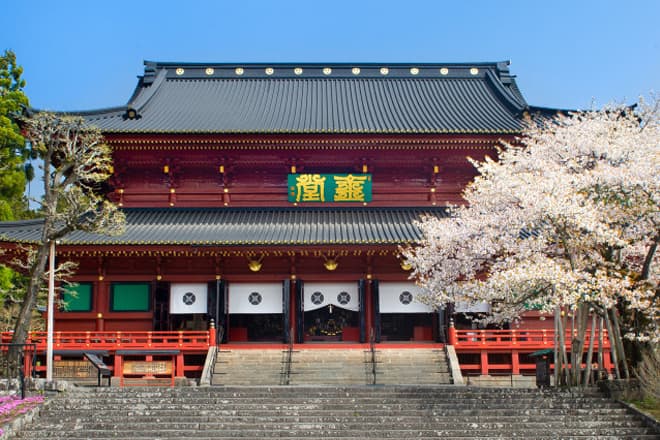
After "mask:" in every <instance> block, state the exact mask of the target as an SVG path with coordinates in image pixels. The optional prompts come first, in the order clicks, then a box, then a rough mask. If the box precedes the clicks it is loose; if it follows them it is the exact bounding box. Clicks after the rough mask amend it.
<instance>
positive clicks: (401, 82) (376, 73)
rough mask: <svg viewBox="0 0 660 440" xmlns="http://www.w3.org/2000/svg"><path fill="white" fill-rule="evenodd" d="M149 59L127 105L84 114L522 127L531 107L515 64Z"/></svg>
mask: <svg viewBox="0 0 660 440" xmlns="http://www.w3.org/2000/svg"><path fill="white" fill-rule="evenodd" d="M145 64H146V67H145V75H144V76H143V77H141V79H140V81H139V84H138V86H137V88H136V90H135V92H134V94H133V96H132V97H131V99H130V100H129V102H128V104H127V105H126V106H122V107H116V108H111V109H105V110H96V111H89V112H80V113H79V114H81V115H83V116H84V117H85V118H86V119H87V120H88V121H89V122H90V123H93V124H94V125H97V126H98V127H99V128H101V130H103V131H104V132H132V133H513V132H518V131H520V129H521V127H522V124H521V117H522V114H523V112H524V111H525V110H526V109H527V103H526V102H525V100H524V98H523V97H522V95H521V94H520V91H519V90H518V87H517V86H516V83H515V80H514V78H513V76H511V75H510V74H509V69H508V64H507V63H481V64H382V65H376V64H366V65H365V64H363V65H349V64H327V65H326V64H270V65H268V64H243V65H239V64H198V63H195V64H176V63H152V62H147V63H145ZM129 109H131V110H132V111H134V112H135V113H134V114H133V113H132V112H131V113H129V112H128V110H129ZM129 115H130V117H129ZM133 115H135V117H134V118H132V117H133Z"/></svg>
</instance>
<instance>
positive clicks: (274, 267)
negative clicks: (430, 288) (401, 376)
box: [0, 62, 552, 344]
mask: <svg viewBox="0 0 660 440" xmlns="http://www.w3.org/2000/svg"><path fill="white" fill-rule="evenodd" d="M550 111H551V110H548V109H542V108H538V107H532V106H530V105H528V104H527V102H526V101H525V99H524V98H523V96H522V94H521V92H520V91H519V89H518V87H517V85H516V81H515V78H514V76H513V75H511V74H510V72H509V68H508V63H507V62H499V63H473V64H391V63H390V64H388V63H383V64H335V63H328V64H309V63H301V64H212V63H161V62H145V70H144V75H142V76H140V77H139V81H138V84H137V87H136V89H135V91H134V92H133V94H132V95H131V97H130V99H129V100H128V103H127V104H126V105H122V106H120V107H112V108H105V109H99V110H93V111H86V112H82V113H79V114H80V115H81V116H83V117H84V118H85V119H86V120H87V121H88V122H89V123H90V124H93V125H96V126H98V127H99V128H100V129H101V130H102V132H103V134H104V136H105V138H106V140H107V142H108V144H109V145H111V147H112V150H113V160H114V174H113V176H112V177H111V178H110V179H109V181H108V182H107V185H106V188H105V190H106V191H107V197H108V198H109V199H110V200H112V201H113V202H115V203H116V204H118V205H119V206H121V207H122V209H123V211H124V212H125V214H126V220H127V223H126V232H125V233H124V234H123V235H121V236H117V237H109V236H102V235H94V234H89V233H82V232H74V233H72V234H70V235H69V236H67V237H66V238H64V239H63V240H62V241H61V242H60V243H59V244H58V245H57V253H56V255H57V258H58V259H63V260H73V261H76V262H77V263H78V264H79V267H78V270H77V273H76V275H75V278H74V281H75V282H77V286H75V287H73V288H71V289H70V290H69V291H67V292H64V294H63V298H62V299H63V305H62V307H61V308H60V310H59V311H57V312H56V313H55V316H54V317H55V331H59V332H85V331H88V332H113V331H115V332H118V331H122V332H173V331H202V330H203V331H206V330H207V329H208V328H209V325H210V324H211V321H213V322H214V323H215V325H216V328H217V329H218V336H220V337H221V338H222V341H223V342H224V343H227V344H231V343H238V342H260V343H269V342H273V343H283V342H289V341H292V342H295V343H300V344H314V343H317V342H328V341H332V342H346V341H347V342H356V343H360V342H366V341H368V340H369V339H370V338H372V337H373V339H374V340H375V341H376V342H381V343H386V342H388V341H418V342H424V341H428V342H445V341H446V338H447V329H448V325H449V316H447V311H446V309H445V308H439V309H433V308H431V307H429V306H427V305H425V304H422V303H420V302H418V301H416V297H417V294H418V293H419V289H418V287H417V286H416V285H415V283H414V282H413V281H412V280H410V279H409V275H410V267H409V266H408V265H407V264H406V262H405V261H403V260H402V259H401V257H400V250H401V247H405V246H408V245H413V244H415V243H417V242H418V241H419V240H420V239H421V235H420V231H419V229H418V228H417V227H416V224H415V223H416V222H417V221H419V220H420V219H422V218H423V217H424V216H440V217H442V216H445V215H446V207H447V206H448V205H452V204H460V203H462V199H461V191H462V190H463V189H464V187H465V186H466V185H467V184H468V183H469V182H470V181H471V180H472V179H473V178H474V177H475V174H476V171H475V169H474V167H473V166H472V165H471V164H470V162H469V161H468V157H470V158H473V159H477V160H480V159H483V158H484V157H486V156H487V155H491V156H494V155H495V150H496V148H497V147H498V145H500V143H501V142H502V141H514V139H515V136H516V135H518V134H520V132H521V130H522V128H523V126H524V123H525V120H526V119H528V118H529V117H530V114H532V115H533V114H536V113H545V112H550ZM39 226H40V223H39V221H26V222H13V223H3V224H1V225H0V241H2V242H5V243H4V246H11V245H14V244H18V243H21V244H30V243H35V242H36V241H37V240H38V239H39V231H40V229H39ZM471 311H474V310H468V309H461V308H460V307H457V308H456V310H454V312H458V313H460V312H471ZM483 311H487V307H486V308H484V309H483ZM529 325H531V326H543V325H542V324H541V322H535V321H533V320H532V322H531V323H530V324H529ZM549 325H550V326H551V325H552V324H551V323H549Z"/></svg>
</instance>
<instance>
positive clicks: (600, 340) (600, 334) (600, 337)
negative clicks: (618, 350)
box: [598, 316, 605, 373]
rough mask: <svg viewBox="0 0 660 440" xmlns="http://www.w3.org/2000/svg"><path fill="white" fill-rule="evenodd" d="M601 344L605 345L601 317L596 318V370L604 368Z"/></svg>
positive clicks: (599, 370)
mask: <svg viewBox="0 0 660 440" xmlns="http://www.w3.org/2000/svg"><path fill="white" fill-rule="evenodd" d="M603 345H605V336H604V335H603V317H602V316H599V318H598V372H599V373H600V372H601V371H604V370H605V359H604V358H603Z"/></svg>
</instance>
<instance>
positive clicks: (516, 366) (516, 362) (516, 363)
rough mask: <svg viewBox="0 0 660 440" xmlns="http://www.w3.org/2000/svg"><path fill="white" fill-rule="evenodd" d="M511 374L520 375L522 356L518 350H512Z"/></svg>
mask: <svg viewBox="0 0 660 440" xmlns="http://www.w3.org/2000/svg"><path fill="white" fill-rule="evenodd" d="M511 370H512V371H511V373H513V374H520V356H519V354H518V350H511Z"/></svg>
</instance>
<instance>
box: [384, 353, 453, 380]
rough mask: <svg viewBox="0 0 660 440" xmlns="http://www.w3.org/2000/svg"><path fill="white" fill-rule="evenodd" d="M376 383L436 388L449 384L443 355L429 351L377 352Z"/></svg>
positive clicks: (447, 370)
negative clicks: (434, 386)
mask: <svg viewBox="0 0 660 440" xmlns="http://www.w3.org/2000/svg"><path fill="white" fill-rule="evenodd" d="M376 383H377V384H385V385H413V384H418V385H437V384H450V383H452V380H451V374H450V373H449V365H448V363H447V357H446V355H445V352H444V351H443V350H441V349H432V348H406V349H396V348H381V347H379V348H377V349H376Z"/></svg>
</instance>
